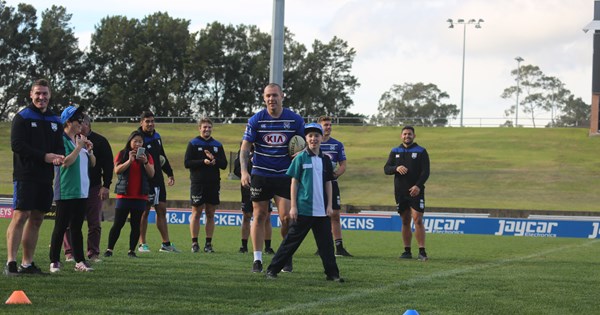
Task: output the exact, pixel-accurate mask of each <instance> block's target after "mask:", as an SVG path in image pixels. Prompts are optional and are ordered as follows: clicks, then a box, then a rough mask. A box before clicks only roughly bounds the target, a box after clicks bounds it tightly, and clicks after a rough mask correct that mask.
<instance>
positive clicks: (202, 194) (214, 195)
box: [184, 118, 227, 253]
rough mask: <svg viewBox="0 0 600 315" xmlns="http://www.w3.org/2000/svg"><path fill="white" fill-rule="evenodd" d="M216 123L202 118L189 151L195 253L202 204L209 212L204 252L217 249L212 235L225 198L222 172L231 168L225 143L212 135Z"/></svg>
mask: <svg viewBox="0 0 600 315" xmlns="http://www.w3.org/2000/svg"><path fill="white" fill-rule="evenodd" d="M212 128H213V123H212V121H211V120H210V119H208V118H202V119H200V120H199V121H198V131H199V132H200V135H199V136H197V137H196V138H194V139H192V140H191V141H190V142H189V143H188V146H187V150H186V151H185V159H184V165H185V168H187V169H189V170H190V180H191V182H192V183H191V187H190V199H191V202H192V216H191V218H190V233H191V234H192V253H197V252H199V251H200V246H199V245H198V233H199V232H200V217H201V216H202V208H204V213H205V215H206V221H205V231H206V242H205V243H204V252H206V253H212V252H214V250H213V246H212V237H213V233H214V230H215V210H216V209H217V205H218V204H219V203H220V202H221V201H220V200H219V193H220V190H221V172H220V171H219V169H222V170H224V169H226V168H227V157H226V156H225V150H224V149H223V145H222V144H221V143H220V142H219V141H217V140H215V139H214V138H213V137H212Z"/></svg>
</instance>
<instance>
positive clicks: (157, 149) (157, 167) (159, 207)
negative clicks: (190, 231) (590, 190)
mask: <svg viewBox="0 0 600 315" xmlns="http://www.w3.org/2000/svg"><path fill="white" fill-rule="evenodd" d="M154 127H155V120H154V113H153V112H151V111H149V110H147V111H144V112H142V114H141V115H140V127H139V128H138V131H139V132H141V133H142V134H143V135H144V147H145V148H146V154H147V155H151V156H152V159H153V160H154V161H155V162H154V177H152V178H151V179H150V194H149V195H148V205H147V207H146V211H144V213H142V221H141V223H140V244H139V246H138V252H140V253H147V252H149V251H150V247H149V246H148V242H147V241H146V232H147V231H148V214H149V213H150V208H152V207H153V206H154V210H155V211H156V227H157V228H158V232H160V237H161V239H162V244H161V246H160V250H159V251H160V252H169V253H178V252H179V250H178V249H177V248H175V245H173V243H171V240H170V239H169V225H168V224H167V189H166V187H165V179H164V177H163V172H165V173H166V174H167V176H168V177H169V181H168V183H167V184H168V185H169V186H173V185H174V184H175V176H174V175H173V169H172V168H171V163H169V159H168V158H167V154H166V153H165V149H164V148H163V142H162V139H161V137H160V134H159V133H158V132H157V131H156V130H155V129H154Z"/></svg>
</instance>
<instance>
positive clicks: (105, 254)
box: [104, 249, 112, 257]
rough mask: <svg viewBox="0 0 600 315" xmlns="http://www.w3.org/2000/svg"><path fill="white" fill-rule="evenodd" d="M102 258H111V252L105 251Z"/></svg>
mask: <svg viewBox="0 0 600 315" xmlns="http://www.w3.org/2000/svg"><path fill="white" fill-rule="evenodd" d="M104 257H112V250H108V249H107V250H106V251H105V252H104Z"/></svg>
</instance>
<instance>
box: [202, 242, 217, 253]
mask: <svg viewBox="0 0 600 315" xmlns="http://www.w3.org/2000/svg"><path fill="white" fill-rule="evenodd" d="M204 252H205V253H214V252H215V251H214V250H213V248H212V244H206V245H204Z"/></svg>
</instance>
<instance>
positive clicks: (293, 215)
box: [267, 123, 344, 282]
mask: <svg viewBox="0 0 600 315" xmlns="http://www.w3.org/2000/svg"><path fill="white" fill-rule="evenodd" d="M304 134H305V138H306V143H307V147H306V149H305V150H304V151H302V152H300V153H299V154H298V155H297V156H296V157H295V158H294V159H293V160H292V164H291V165H290V167H289V168H288V170H287V173H286V174H287V175H288V176H290V177H292V186H291V191H290V192H291V198H290V201H291V209H290V219H291V220H292V224H291V225H290V229H289V231H288V234H287V236H286V238H285V239H284V240H283V242H282V243H281V245H280V246H279V249H278V250H277V253H276V254H275V257H273V260H272V261H271V264H270V265H269V267H268V268H267V278H270V279H274V278H277V274H278V273H279V271H281V268H283V266H284V265H285V264H286V262H287V261H288V260H289V259H290V258H291V257H292V256H293V255H294V253H295V252H296V250H297V249H298V247H300V244H302V241H303V240H304V238H305V237H306V234H308V231H309V230H310V229H312V231H313V235H314V236H315V241H316V243H317V247H318V249H319V256H321V260H322V262H323V267H324V268H325V274H326V275H327V278H326V279H327V280H330V281H336V282H344V279H343V278H340V272H339V269H338V266H337V263H336V261H335V255H334V248H333V236H332V235H331V221H330V219H329V216H330V215H331V214H332V213H333V209H332V202H331V196H332V188H331V181H332V180H333V167H332V165H331V160H330V159H329V157H328V156H327V155H324V154H322V153H321V151H320V146H321V142H322V141H323V128H322V127H321V125H320V124H316V123H310V124H306V125H305V126H304Z"/></svg>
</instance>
